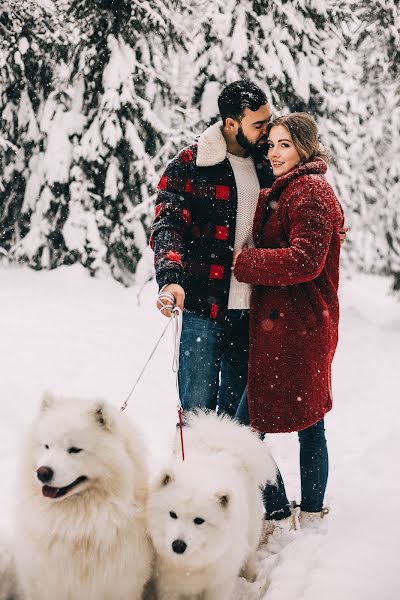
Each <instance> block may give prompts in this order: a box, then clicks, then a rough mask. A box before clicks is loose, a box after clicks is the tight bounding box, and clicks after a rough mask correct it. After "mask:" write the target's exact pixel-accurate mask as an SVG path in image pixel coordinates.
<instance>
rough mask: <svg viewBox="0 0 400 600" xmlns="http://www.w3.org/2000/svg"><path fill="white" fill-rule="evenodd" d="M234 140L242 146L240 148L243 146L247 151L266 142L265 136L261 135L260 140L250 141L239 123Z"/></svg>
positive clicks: (260, 146)
mask: <svg viewBox="0 0 400 600" xmlns="http://www.w3.org/2000/svg"><path fill="white" fill-rule="evenodd" d="M236 141H237V143H238V144H239V145H240V146H242V148H244V149H245V150H247V151H248V152H254V150H257V149H259V148H263V147H264V146H266V144H267V138H266V137H265V138H263V137H262V138H261V140H260V141H258V142H256V143H253V142H251V141H250V140H249V139H248V138H247V137H246V136H245V134H244V133H243V129H242V128H241V126H240V125H239V129H238V132H237V134H236Z"/></svg>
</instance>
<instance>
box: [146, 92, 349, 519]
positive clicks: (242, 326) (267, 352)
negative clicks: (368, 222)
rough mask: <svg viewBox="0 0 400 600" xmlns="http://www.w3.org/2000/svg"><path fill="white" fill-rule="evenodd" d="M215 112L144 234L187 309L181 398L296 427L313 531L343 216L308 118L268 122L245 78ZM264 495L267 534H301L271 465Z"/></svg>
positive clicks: (161, 195) (161, 280)
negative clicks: (214, 119) (217, 116)
mask: <svg viewBox="0 0 400 600" xmlns="http://www.w3.org/2000/svg"><path fill="white" fill-rule="evenodd" d="M218 106H219V111H220V115H221V121H220V122H218V123H215V124H214V125H212V126H211V127H209V128H208V129H206V130H205V131H204V132H203V133H202V134H201V135H200V137H199V138H198V140H197V142H196V143H195V144H193V145H191V146H189V147H187V148H185V149H184V150H183V151H182V152H181V153H180V154H179V155H178V156H177V157H176V158H175V159H174V160H173V161H172V162H171V163H170V164H169V165H168V166H167V169H166V171H165V173H164V175H163V176H162V178H161V180H160V183H159V186H158V195H157V202H156V216H155V219H154V223H153V229H152V246H153V249H154V254H155V267H156V277H157V282H158V285H159V287H160V290H162V291H164V292H169V293H170V294H172V295H173V296H174V298H175V304H176V306H179V307H180V308H181V309H183V310H184V312H183V325H182V337H181V346H180V369H179V388H180V397H181V402H182V405H183V408H184V409H185V410H190V409H192V408H195V407H202V408H208V409H211V410H215V409H217V410H218V412H220V413H227V414H229V415H230V416H233V417H236V419H238V420H239V421H240V422H241V423H243V424H246V425H250V426H251V427H252V428H254V429H256V430H258V431H259V432H260V433H262V434H268V433H277V432H292V431H296V432H298V437H299V442H300V474H301V503H300V515H299V519H300V522H303V523H304V524H306V523H307V522H311V523H312V522H313V520H315V519H319V518H320V516H321V515H323V514H324V505H323V502H324V494H325V489H326V483H327V478H328V452H327V446H326V438H325V429H324V416H325V414H326V413H327V412H328V411H329V410H330V409H331V407H332V392H331V363H332V359H333V355H334V353H335V349H336V345H337V339H338V320H339V307H338V296H337V289H338V279H339V254H340V245H341V235H342V238H343V227H344V218H343V212H342V209H341V206H340V204H339V201H338V200H337V198H336V196H335V194H334V192H333V190H332V188H331V186H330V185H329V184H328V183H327V181H326V179H325V173H326V170H327V162H328V156H327V154H326V151H325V149H324V148H323V147H322V146H321V144H320V142H319V138H318V128H317V124H316V123H315V121H314V119H313V118H312V117H311V116H310V115H308V114H306V113H291V114H287V115H285V116H281V117H278V118H275V119H273V118H272V113H271V108H270V106H269V103H268V99H267V97H266V95H265V94H264V92H263V91H262V90H261V89H260V88H259V87H258V86H257V85H255V84H254V83H252V82H250V81H248V80H242V81H237V82H234V83H232V84H230V85H227V86H226V87H225V88H224V89H223V90H222V92H221V94H220V96H219V98H218ZM341 232H342V233H341ZM158 304H159V308H160V309H162V310H163V313H164V314H165V315H166V316H170V312H169V311H168V310H166V309H163V307H162V302H160V301H159V303H158ZM264 501H265V510H266V514H265V518H266V520H267V522H268V523H267V530H269V531H272V530H273V529H278V530H282V531H285V530H288V531H289V530H291V529H292V528H295V527H296V523H295V513H294V511H293V509H292V507H291V505H290V502H289V501H288V498H287V496H286V491H285V486H284V483H283V480H282V477H281V476H280V474H279V471H278V477H277V485H275V486H273V485H267V486H266V488H265V490H264ZM296 514H297V513H296Z"/></svg>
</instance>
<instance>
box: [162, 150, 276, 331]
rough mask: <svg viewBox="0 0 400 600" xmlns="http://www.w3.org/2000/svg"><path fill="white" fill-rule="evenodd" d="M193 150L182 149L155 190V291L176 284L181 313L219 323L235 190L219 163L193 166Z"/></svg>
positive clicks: (259, 159) (265, 170) (263, 174)
mask: <svg viewBox="0 0 400 600" xmlns="http://www.w3.org/2000/svg"><path fill="white" fill-rule="evenodd" d="M197 148H198V145H197V144H193V145H191V146H189V147H187V148H185V149H184V150H183V151H182V152H181V153H180V154H179V155H178V156H177V157H176V158H175V159H174V160H172V161H171V163H170V164H169V165H168V167H167V168H166V170H165V172H164V174H163V176H162V177H161V180H160V182H159V185H158V193H157V199H156V206H155V218H154V221H153V225H152V234H151V240H150V244H151V247H152V248H153V250H154V261H155V270H156V279H157V283H158V285H159V287H160V288H161V287H162V286H164V285H166V284H168V283H178V284H179V285H181V286H182V287H183V289H184V290H185V294H186V296H185V309H186V310H189V311H190V312H194V313H196V314H199V315H203V316H206V317H209V318H211V319H215V320H217V321H223V320H224V318H225V316H226V311H227V305H228V296H229V284H230V277H231V266H232V254H233V247H234V241H235V226H236V211H237V201H238V199H237V189H236V183H235V178H234V174H233V170H232V167H231V165H230V162H229V160H228V159H227V158H226V157H225V159H224V160H223V161H222V162H219V163H217V164H215V165H211V166H201V167H200V166H198V165H197V164H196V157H197ZM253 158H254V163H255V166H256V172H257V176H258V179H259V182H260V187H261V188H266V187H271V185H272V182H273V175H272V172H271V169H270V165H269V163H268V162H267V161H266V160H265V158H264V157H263V156H262V153H261V151H260V152H259V154H258V155H255V156H254V157H253Z"/></svg>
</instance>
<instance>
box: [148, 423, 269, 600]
mask: <svg viewBox="0 0 400 600" xmlns="http://www.w3.org/2000/svg"><path fill="white" fill-rule="evenodd" d="M183 436H184V442H185V460H184V461H182V458H181V448H180V441H179V432H178V435H177V436H176V438H177V439H176V444H175V449H174V453H173V458H172V461H171V464H170V465H169V467H168V468H167V469H166V470H165V471H164V472H163V473H162V474H161V476H160V477H159V478H158V479H157V480H156V481H155V482H154V484H153V485H152V487H151V490H150V494H149V500H148V504H147V526H148V530H149V533H150V536H151V538H152V541H153V544H154V547H155V549H156V556H157V558H156V569H155V584H156V588H157V597H158V598H159V600H181V598H185V600H186V599H189V598H190V599H192V598H193V599H194V598H199V597H201V598H202V599H204V600H228V599H229V600H231V598H232V593H233V589H234V586H235V583H236V582H235V579H236V577H237V576H238V575H239V573H240V572H241V573H242V574H243V575H244V576H245V577H247V578H248V579H254V578H255V576H256V570H255V569H256V561H255V553H256V549H257V547H258V544H259V540H260V535H261V531H262V522H263V502H262V494H261V488H262V486H264V485H265V483H266V482H267V481H274V480H275V478H276V466H275V463H274V461H273V459H272V458H271V456H270V454H269V452H268V449H267V447H266V446H265V444H263V443H262V441H261V440H260V439H259V437H258V435H257V434H256V433H254V432H253V431H251V430H250V429H249V428H247V427H243V426H241V425H239V424H238V423H236V422H235V421H233V420H232V419H230V418H229V417H226V416H224V417H218V416H216V415H215V414H213V413H206V412H203V411H197V412H196V413H188V414H187V415H186V417H185V426H184V427H183Z"/></svg>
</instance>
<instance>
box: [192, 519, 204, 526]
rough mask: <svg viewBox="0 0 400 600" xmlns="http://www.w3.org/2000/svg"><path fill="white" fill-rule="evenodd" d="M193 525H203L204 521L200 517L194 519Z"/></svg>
mask: <svg viewBox="0 0 400 600" xmlns="http://www.w3.org/2000/svg"><path fill="white" fill-rule="evenodd" d="M193 523H194V524H195V525H202V524H203V523H204V519H202V518H201V517H196V518H195V519H193Z"/></svg>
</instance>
